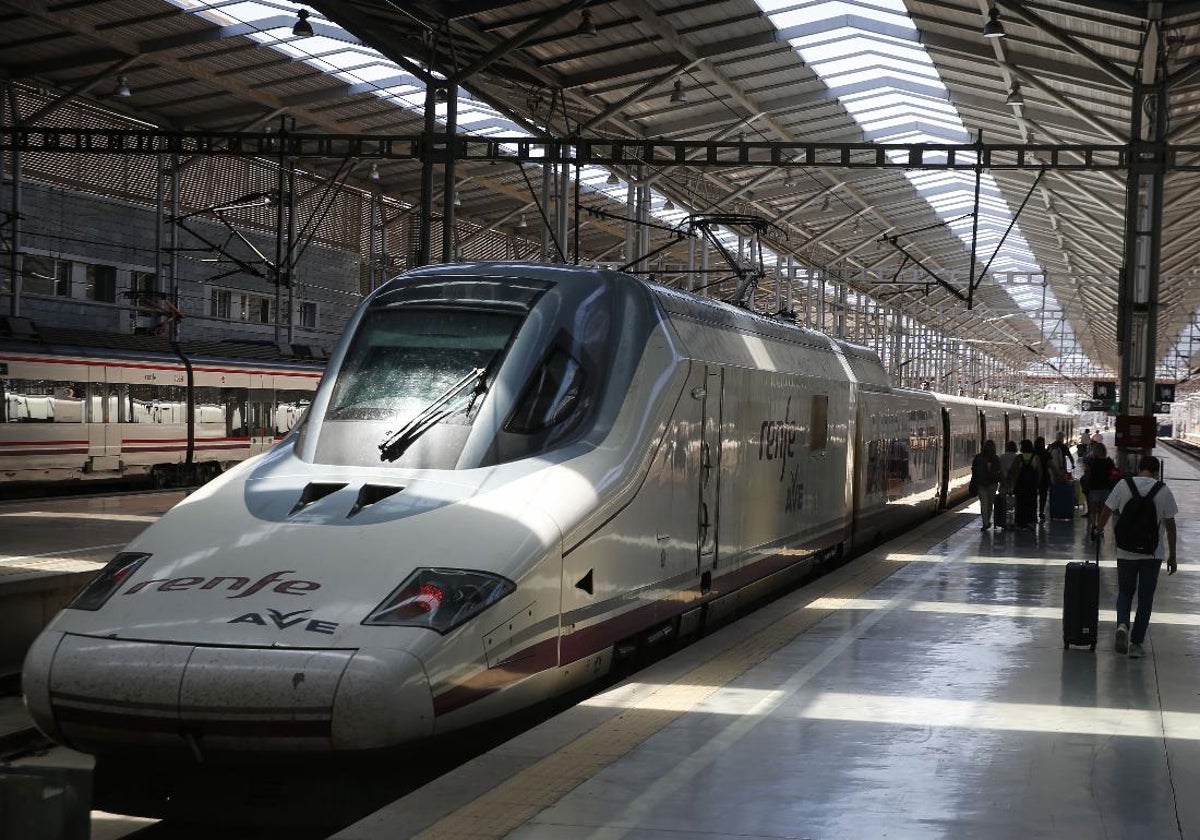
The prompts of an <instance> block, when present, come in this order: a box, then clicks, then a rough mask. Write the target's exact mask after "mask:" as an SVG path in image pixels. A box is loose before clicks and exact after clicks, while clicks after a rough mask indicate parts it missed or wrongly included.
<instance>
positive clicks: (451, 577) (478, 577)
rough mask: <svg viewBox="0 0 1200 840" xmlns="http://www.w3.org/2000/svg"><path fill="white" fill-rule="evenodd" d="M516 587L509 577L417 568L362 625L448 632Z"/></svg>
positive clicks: (462, 570) (458, 570)
mask: <svg viewBox="0 0 1200 840" xmlns="http://www.w3.org/2000/svg"><path fill="white" fill-rule="evenodd" d="M516 588H517V585H516V584H515V583H513V582H512V581H511V580H509V579H508V578H506V577H501V576H500V575H493V574H489V573H487V572H472V571H467V570H466V569H417V570H416V571H415V572H413V573H412V574H411V575H409V576H408V578H407V579H406V580H405V581H404V583H402V584H400V586H399V587H398V588H397V589H395V590H394V591H393V592H392V594H390V595H388V596H387V598H385V599H384V600H383V603H381V604H380V605H379V606H378V607H376V608H375V609H373V610H372V611H371V614H370V615H369V616H367V617H366V618H365V619H364V620H363V624H373V625H391V626H397V627H427V628H428V629H430V630H436V631H437V632H439V633H448V632H450V631H451V630H453V629H454V628H455V627H457V626H459V625H460V624H462V623H463V622H465V621H468V620H470V619H472V618H474V617H475V616H477V615H479V613H481V612H483V611H484V610H486V609H487V608H488V607H490V606H491V605H492V604H494V603H496V602H497V601H499V600H500V599H502V598H504V597H505V596H506V595H508V594H509V593H510V592H512V591H513V590H514V589H516Z"/></svg>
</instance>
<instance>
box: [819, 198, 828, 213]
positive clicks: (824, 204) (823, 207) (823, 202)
mask: <svg viewBox="0 0 1200 840" xmlns="http://www.w3.org/2000/svg"><path fill="white" fill-rule="evenodd" d="M828 209H829V196H825V200H824V201H822V202H821V212H822V213H824V212H825V211H826V210H828Z"/></svg>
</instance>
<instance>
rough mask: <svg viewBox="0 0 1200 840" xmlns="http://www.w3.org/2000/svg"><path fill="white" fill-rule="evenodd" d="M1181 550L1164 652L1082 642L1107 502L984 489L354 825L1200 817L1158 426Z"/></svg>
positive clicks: (1091, 821) (345, 833) (432, 828)
mask: <svg viewBox="0 0 1200 840" xmlns="http://www.w3.org/2000/svg"><path fill="white" fill-rule="evenodd" d="M1156 453H1157V454H1159V455H1161V456H1162V457H1163V459H1164V474H1165V477H1166V480H1167V482H1168V484H1170V485H1171V487H1172V489H1173V491H1174V493H1175V495H1176V499H1177V500H1178V502H1179V506H1180V514H1179V517H1178V518H1177V524H1178V526H1179V543H1178V545H1179V566H1180V568H1179V572H1178V573H1177V574H1176V575H1174V576H1170V577H1168V576H1167V573H1166V570H1165V568H1164V570H1163V573H1162V576H1161V578H1160V580H1159V588H1158V595H1157V597H1156V601H1155V611H1154V616H1153V618H1152V620H1151V624H1150V633H1149V635H1148V637H1147V640H1146V645H1145V649H1146V657H1145V658H1144V659H1130V658H1128V657H1126V656H1122V655H1118V654H1117V653H1115V652H1114V649H1113V638H1114V631H1115V616H1114V606H1113V605H1114V602H1115V592H1116V568H1115V561H1114V559H1113V557H1114V555H1113V547H1112V531H1111V526H1110V528H1109V531H1108V533H1107V534H1106V535H1105V540H1104V543H1103V546H1102V562H1101V594H1100V599H1101V601H1100V603H1101V613H1100V643H1099V645H1098V647H1097V649H1096V650H1095V651H1094V652H1093V651H1090V650H1088V649H1087V648H1071V649H1069V650H1065V649H1064V648H1063V643H1062V624H1061V604H1062V590H1063V580H1064V566H1065V564H1066V562H1067V561H1068V560H1070V559H1072V558H1082V557H1083V556H1084V555H1086V554H1089V553H1090V552H1092V544H1090V543H1089V542H1088V541H1087V538H1086V532H1087V523H1086V520H1084V519H1082V518H1079V517H1078V515H1077V516H1076V518H1075V519H1074V520H1072V521H1050V522H1047V523H1045V524H1043V525H1041V526H1040V527H1038V528H1037V529H1036V530H1033V531H1011V532H1004V531H996V530H989V531H986V532H983V531H981V529H980V519H979V516H978V503H975V504H973V505H969V506H967V507H965V508H963V509H961V510H959V511H957V512H950V513H946V514H943V515H942V516H939V517H937V518H935V519H934V520H931V521H930V522H928V523H926V524H924V525H923V526H921V527H919V528H916V529H914V530H913V531H911V532H910V533H909V534H907V535H906V536H904V537H903V538H901V539H899V540H896V541H893V542H891V543H889V544H888V545H886V546H884V547H883V548H881V549H879V550H876V551H875V552H872V553H870V554H868V555H864V556H863V557H860V558H858V559H857V560H855V561H853V562H852V563H850V564H848V565H846V566H844V567H842V568H841V569H839V570H837V571H835V572H834V573H832V574H831V575H828V576H826V577H824V578H821V579H820V580H818V581H816V582H814V583H813V584H811V585H808V586H805V587H804V588H802V589H799V590H797V591H796V592H794V593H792V594H790V595H789V596H787V597H784V598H782V599H780V600H777V601H775V602H773V603H772V604H770V605H768V606H766V607H764V608H763V609H761V610H759V611H758V612H756V613H754V614H752V615H750V616H748V617H746V618H744V619H742V620H740V621H738V622H737V623H736V624H733V625H731V626H728V627H726V628H724V629H722V630H720V631H717V632H715V633H713V634H712V635H710V636H707V637H706V638H703V639H701V640H700V641H698V642H696V643H695V644H693V645H691V646H689V647H686V648H684V649H682V650H681V651H679V652H678V653H677V654H675V655H673V656H671V657H669V658H668V659H665V660H663V661H661V662H659V663H657V664H655V665H653V666H651V667H649V668H648V669H645V670H643V671H640V672H639V673H637V674H635V675H634V676H633V677H632V678H631V679H629V680H627V681H626V682H624V683H622V684H620V685H618V686H616V687H614V688H613V689H611V690H609V691H606V692H604V693H602V694H599V695H597V696H595V697H593V698H591V699H590V700H587V701H585V702H584V703H582V704H580V705H578V706H576V707H573V708H572V709H570V710H569V711H567V712H565V713H563V714H561V715H558V716H557V717H555V718H553V719H551V720H549V721H546V722H545V723H543V724H542V725H540V726H538V727H536V728H534V729H532V730H530V731H528V732H527V733H525V734H524V735H521V736H519V737H517V738H515V739H513V740H512V741H509V742H507V743H506V744H504V745H503V746H501V747H500V748H498V749H496V750H494V751H492V752H490V753H488V754H486V755H483V756H480V757H479V758H477V759H475V760H474V761H472V762H470V763H468V764H465V765H463V766H462V767H460V768H459V769H457V770H455V771H453V772H451V773H449V774H447V775H445V776H442V777H440V778H439V779H437V780H435V781H434V782H432V783H430V784H428V785H426V786H425V787H423V788H421V789H419V790H417V791H415V792H413V793H411V794H409V795H407V796H405V797H403V798H401V799H399V800H397V801H395V802H393V803H391V804H389V805H387V806H386V807H384V808H382V809H381V810H379V811H377V812H376V813H374V814H372V815H370V816H368V817H366V818H364V819H363V820H361V821H359V822H358V823H355V824H354V825H352V826H349V827H347V828H345V829H344V830H342V831H341V832H339V833H337V834H335V835H334V837H335V838H338V840H373V839H374V838H389V840H392V839H394V838H407V837H419V838H423V840H434V838H439V839H441V838H456V839H457V838H473V840H480V838H501V837H507V838H513V839H514V840H540V839H541V838H546V840H550V839H551V838H553V840H564V838H581V840H582V838H588V840H616V838H638V840H656V839H658V840H666V839H667V838H678V837H705V838H710V840H725V839H726V838H728V839H729V840H732V838H740V840H745V838H783V837H787V838H822V840H833V838H864V837H887V838H913V839H914V840H916V839H917V838H920V840H930V838H938V837H944V838H964V837H971V838H976V840H979V839H980V838H1013V837H1022V838H1065V837H1105V838H1108V840H1117V838H1150V837H1153V838H1171V837H1180V838H1182V837H1189V838H1190V837H1196V836H1200V800H1198V799H1197V798H1196V797H1194V796H1193V795H1192V794H1191V793H1190V792H1191V791H1194V790H1196V789H1197V788H1198V787H1200V657H1197V655H1196V651H1197V650H1200V554H1197V552H1196V546H1197V545H1200V539H1198V538H1200V524H1197V512H1198V509H1200V484H1197V483H1196V482H1197V480H1198V479H1200V468H1197V467H1196V466H1193V462H1191V461H1190V460H1186V459H1185V458H1183V457H1182V456H1180V455H1177V454H1175V453H1174V452H1172V451H1170V450H1168V449H1165V448H1163V447H1160V448H1159V449H1158V450H1156Z"/></svg>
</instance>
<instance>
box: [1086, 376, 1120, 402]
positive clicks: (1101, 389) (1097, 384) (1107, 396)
mask: <svg viewBox="0 0 1200 840" xmlns="http://www.w3.org/2000/svg"><path fill="white" fill-rule="evenodd" d="M1092 399H1094V400H1103V401H1104V403H1105V404H1107V405H1111V404H1112V403H1115V402H1116V401H1117V383H1116V382H1113V381H1112V380H1104V379H1097V380H1094V381H1093V382H1092Z"/></svg>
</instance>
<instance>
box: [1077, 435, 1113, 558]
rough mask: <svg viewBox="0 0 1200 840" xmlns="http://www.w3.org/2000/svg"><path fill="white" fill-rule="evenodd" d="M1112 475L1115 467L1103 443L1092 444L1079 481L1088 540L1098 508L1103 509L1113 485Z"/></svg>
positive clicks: (1094, 523) (1095, 520) (1093, 527)
mask: <svg viewBox="0 0 1200 840" xmlns="http://www.w3.org/2000/svg"><path fill="white" fill-rule="evenodd" d="M1114 473H1117V465H1116V464H1115V463H1114V462H1113V459H1112V458H1109V457H1108V449H1107V448H1105V446H1104V444H1103V443H1093V444H1092V448H1091V450H1089V451H1088V459H1087V466H1086V467H1084V470H1083V478H1082V479H1081V483H1082V484H1083V489H1084V492H1086V493H1087V509H1088V537H1089V538H1091V537H1093V536H1095V531H1096V522H1097V521H1098V519H1099V517H1100V508H1101V507H1103V505H1104V500H1105V499H1107V498H1108V494H1109V492H1110V491H1111V490H1112V488H1113V484H1114V483H1115V482H1114V481H1113V474H1114ZM1118 480H1119V479H1118Z"/></svg>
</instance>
